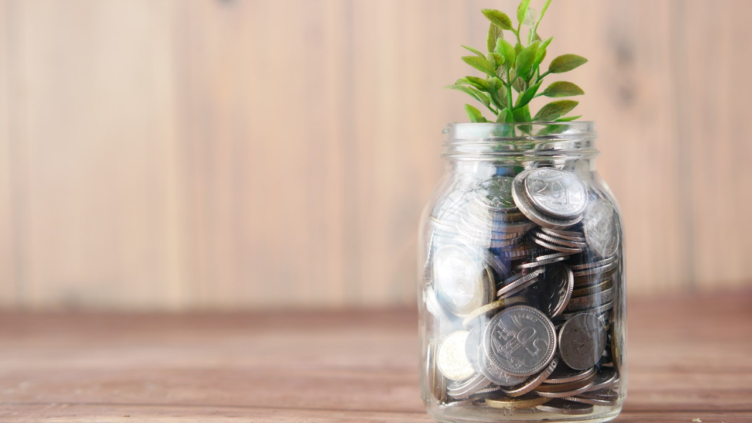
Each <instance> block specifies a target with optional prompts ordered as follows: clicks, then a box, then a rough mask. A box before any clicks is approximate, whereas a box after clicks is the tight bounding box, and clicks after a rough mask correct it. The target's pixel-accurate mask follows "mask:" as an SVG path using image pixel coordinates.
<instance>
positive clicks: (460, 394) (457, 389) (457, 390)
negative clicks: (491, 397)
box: [447, 374, 491, 399]
mask: <svg viewBox="0 0 752 423" xmlns="http://www.w3.org/2000/svg"><path fill="white" fill-rule="evenodd" d="M490 384H491V381H490V380H488V379H486V377H485V376H483V375H481V374H476V375H475V376H473V377H471V378H470V379H468V380H466V381H464V382H461V383H453V384H451V385H449V386H447V394H448V395H449V396H450V397H452V398H455V399H464V398H467V397H469V396H470V395H473V394H475V393H477V392H478V391H480V390H482V389H484V388H486V387H487V386H488V385H490Z"/></svg>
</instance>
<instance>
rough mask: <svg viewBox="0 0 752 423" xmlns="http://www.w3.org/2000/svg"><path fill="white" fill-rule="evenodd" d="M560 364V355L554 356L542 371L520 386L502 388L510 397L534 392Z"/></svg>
mask: <svg viewBox="0 0 752 423" xmlns="http://www.w3.org/2000/svg"><path fill="white" fill-rule="evenodd" d="M558 365H559V357H556V356H554V358H553V359H552V360H551V363H549V364H548V366H546V368H545V369H544V370H543V371H542V372H540V373H539V374H537V375H536V376H534V377H532V378H530V379H528V380H527V381H525V383H523V384H522V385H520V386H515V387H514V388H511V389H503V388H502V391H504V393H505V394H507V395H509V396H510V397H520V396H522V395H525V394H527V393H528V392H532V391H533V390H534V389H535V388H537V387H539V386H540V385H541V384H542V383H543V382H544V381H545V380H546V379H547V378H548V377H549V375H551V373H553V371H554V370H555V369H556V367H557V366H558Z"/></svg>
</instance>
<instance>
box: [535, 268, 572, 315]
mask: <svg viewBox="0 0 752 423" xmlns="http://www.w3.org/2000/svg"><path fill="white" fill-rule="evenodd" d="M542 278H543V279H542V280H541V281H540V282H539V283H538V287H539V292H540V296H539V297H538V308H540V310H541V311H543V312H544V313H546V314H547V315H548V317H551V318H553V317H555V316H558V315H559V314H561V313H562V312H563V311H564V309H565V308H566V307H567V304H568V303H569V299H570V298H571V297H572V291H573V290H574V275H573V273H572V271H571V270H570V269H569V266H567V265H564V264H560V263H556V264H551V265H548V266H546V271H545V273H543V276H542Z"/></svg>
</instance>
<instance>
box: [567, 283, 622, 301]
mask: <svg viewBox="0 0 752 423" xmlns="http://www.w3.org/2000/svg"><path fill="white" fill-rule="evenodd" d="M613 286H614V283H613V282H612V281H611V279H609V280H607V281H605V282H601V283H599V284H598V285H593V286H589V287H585V288H579V289H575V290H574V291H572V298H576V297H584V296H586V295H592V294H595V293H597V292H601V291H605V290H606V289H609V288H612V287H613Z"/></svg>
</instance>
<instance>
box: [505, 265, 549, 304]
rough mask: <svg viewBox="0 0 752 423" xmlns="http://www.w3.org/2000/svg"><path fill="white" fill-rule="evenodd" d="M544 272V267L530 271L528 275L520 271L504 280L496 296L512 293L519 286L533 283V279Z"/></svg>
mask: <svg viewBox="0 0 752 423" xmlns="http://www.w3.org/2000/svg"><path fill="white" fill-rule="evenodd" d="M542 274H543V269H538V270H535V271H533V272H530V273H528V274H527V275H521V274H519V273H518V274H516V275H512V276H510V277H508V278H507V279H506V280H504V282H503V285H502V287H501V288H500V289H499V290H498V291H497V292H496V296H497V297H499V298H501V297H502V296H505V295H510V293H511V292H512V291H515V290H517V288H519V287H521V286H527V285H528V284H530V283H533V281H534V280H536V279H537V278H538V276H540V275H542Z"/></svg>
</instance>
